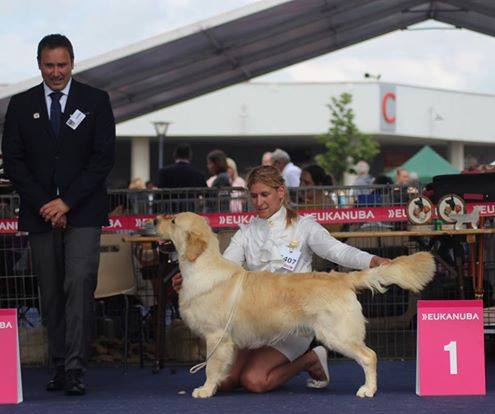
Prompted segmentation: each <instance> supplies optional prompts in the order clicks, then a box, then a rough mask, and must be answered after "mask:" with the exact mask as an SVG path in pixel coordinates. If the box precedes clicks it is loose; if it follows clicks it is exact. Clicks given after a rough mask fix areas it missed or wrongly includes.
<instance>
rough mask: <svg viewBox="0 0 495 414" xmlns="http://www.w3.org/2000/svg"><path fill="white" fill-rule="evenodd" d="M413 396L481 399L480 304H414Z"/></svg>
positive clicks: (483, 370) (483, 380)
mask: <svg viewBox="0 0 495 414" xmlns="http://www.w3.org/2000/svg"><path fill="white" fill-rule="evenodd" d="M417 346H418V348H417V359H416V394H418V395H485V394H486V385H485V353H484V343H483V302H482V301H481V300H420V301H418V332H417Z"/></svg>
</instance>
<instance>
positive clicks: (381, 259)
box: [370, 256, 392, 267]
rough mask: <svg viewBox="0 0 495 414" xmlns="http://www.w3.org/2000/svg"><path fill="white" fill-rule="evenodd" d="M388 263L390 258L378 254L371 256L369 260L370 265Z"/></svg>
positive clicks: (376, 265) (390, 261)
mask: <svg viewBox="0 0 495 414" xmlns="http://www.w3.org/2000/svg"><path fill="white" fill-rule="evenodd" d="M390 263H392V260H390V259H386V258H385V257H380V256H373V257H372V258H371V261H370V267H378V266H381V265H388V264H390Z"/></svg>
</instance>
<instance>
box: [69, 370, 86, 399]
mask: <svg viewBox="0 0 495 414" xmlns="http://www.w3.org/2000/svg"><path fill="white" fill-rule="evenodd" d="M83 377H84V375H83V372H82V371H81V370H80V369H69V370H68V371H67V372H66V374H65V393H66V394H67V395H84V394H85V393H86V388H84V383H83Z"/></svg>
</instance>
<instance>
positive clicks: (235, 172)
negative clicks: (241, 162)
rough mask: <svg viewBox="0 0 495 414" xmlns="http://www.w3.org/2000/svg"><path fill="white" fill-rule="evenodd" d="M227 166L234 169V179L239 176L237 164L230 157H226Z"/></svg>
mask: <svg viewBox="0 0 495 414" xmlns="http://www.w3.org/2000/svg"><path fill="white" fill-rule="evenodd" d="M227 168H232V171H234V177H233V179H234V180H235V179H236V178H237V177H239V174H238V173H237V164H236V163H235V161H234V160H233V159H232V158H229V157H227Z"/></svg>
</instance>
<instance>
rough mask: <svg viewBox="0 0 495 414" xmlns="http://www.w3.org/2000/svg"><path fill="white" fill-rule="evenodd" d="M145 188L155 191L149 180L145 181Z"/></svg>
mask: <svg viewBox="0 0 495 414" xmlns="http://www.w3.org/2000/svg"><path fill="white" fill-rule="evenodd" d="M145 187H146V189H147V190H156V189H157V187H156V186H155V184H153V181H151V180H149V181H146V184H145Z"/></svg>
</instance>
